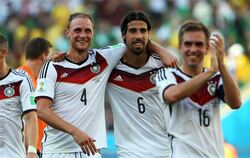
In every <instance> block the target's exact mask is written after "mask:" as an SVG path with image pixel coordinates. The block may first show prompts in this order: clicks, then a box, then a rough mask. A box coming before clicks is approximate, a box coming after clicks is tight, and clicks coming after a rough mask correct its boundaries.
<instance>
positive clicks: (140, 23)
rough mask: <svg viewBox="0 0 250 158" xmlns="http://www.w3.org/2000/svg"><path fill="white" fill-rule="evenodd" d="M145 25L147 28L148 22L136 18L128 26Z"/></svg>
mask: <svg viewBox="0 0 250 158" xmlns="http://www.w3.org/2000/svg"><path fill="white" fill-rule="evenodd" d="M135 27H143V28H147V24H146V23H145V22H144V21H142V20H135V21H131V22H130V23H128V28H135Z"/></svg>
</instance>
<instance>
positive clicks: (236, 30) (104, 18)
mask: <svg viewBox="0 0 250 158" xmlns="http://www.w3.org/2000/svg"><path fill="white" fill-rule="evenodd" d="M133 9H136V10H143V11H144V12H145V13H147V14H148V16H149V17H150V19H151V22H152V24H153V28H152V31H151V37H152V40H154V41H156V42H158V43H160V44H162V45H163V46H165V47H169V48H171V49H172V50H173V51H174V52H176V53H177V51H175V50H176V49H177V31H178V28H179V26H180V24H181V23H182V22H183V21H185V20H187V19H198V20H200V21H201V22H202V23H204V24H205V25H206V26H208V27H209V28H210V30H212V31H215V32H217V31H219V32H221V33H222V34H223V35H224V37H225V41H226V50H228V51H227V55H228V61H227V62H228V66H229V69H230V71H231V72H232V74H234V75H235V77H236V78H237V79H238V80H239V84H240V85H241V86H242V87H243V86H244V85H245V84H247V83H250V18H249V17H250V2H249V1H248V0H219V1H218V0H1V5H0V32H1V33H3V34H4V35H5V36H6V37H7V38H8V40H9V43H10V54H9V59H8V63H9V64H10V65H12V66H13V67H17V66H19V65H20V64H22V63H23V62H24V59H23V49H24V45H25V43H26V42H27V41H28V40H29V39H31V38H33V37H38V36H40V37H45V38H47V39H48V40H49V41H50V42H51V43H52V44H53V49H54V51H66V50H67V49H68V40H67V39H66V37H65V35H64V30H65V26H66V22H67V18H68V16H69V14H71V13H73V12H86V13H89V14H91V15H92V16H93V19H94V22H95V37H94V41H93V42H92V47H93V48H94V47H97V48H99V47H103V46H106V45H111V44H115V43H117V42H122V39H121V34H120V28H119V25H120V20H121V18H122V17H123V15H124V14H125V13H126V12H127V11H129V10H133Z"/></svg>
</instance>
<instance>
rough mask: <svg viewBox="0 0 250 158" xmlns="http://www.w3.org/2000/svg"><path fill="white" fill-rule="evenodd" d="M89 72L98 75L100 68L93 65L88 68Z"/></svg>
mask: <svg viewBox="0 0 250 158" xmlns="http://www.w3.org/2000/svg"><path fill="white" fill-rule="evenodd" d="M90 70H91V72H93V73H95V74H98V73H99V72H100V71H101V68H100V66H99V65H98V64H94V65H93V66H91V67H90Z"/></svg>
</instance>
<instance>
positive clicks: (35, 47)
mask: <svg viewBox="0 0 250 158" xmlns="http://www.w3.org/2000/svg"><path fill="white" fill-rule="evenodd" d="M51 47H52V45H51V43H50V42H49V41H47V40H46V39H44V38H42V37H37V38H33V39H31V40H30V41H29V42H28V43H27V44H26V46H25V51H24V52H25V59H26V62H25V64H23V65H21V66H20V67H19V68H18V71H19V72H22V73H24V74H25V75H28V76H29V77H30V78H31V79H32V83H33V86H34V87H36V85H37V77H38V74H39V70H40V68H41V67H42V65H43V63H44V62H45V61H46V59H47V56H48V54H49V50H50V48H51ZM45 126H46V124H45V123H44V122H43V121H42V120H41V119H38V140H37V149H38V151H39V152H40V151H41V142H42V138H43V130H44V128H45ZM38 154H39V153H38Z"/></svg>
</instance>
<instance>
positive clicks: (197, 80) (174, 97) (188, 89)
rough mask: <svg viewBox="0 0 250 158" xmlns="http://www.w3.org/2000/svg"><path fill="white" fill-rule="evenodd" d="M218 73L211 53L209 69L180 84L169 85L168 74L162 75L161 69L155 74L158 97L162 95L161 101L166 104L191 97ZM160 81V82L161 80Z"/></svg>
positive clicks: (214, 56) (213, 54)
mask: <svg viewBox="0 0 250 158" xmlns="http://www.w3.org/2000/svg"><path fill="white" fill-rule="evenodd" d="M217 71H218V61H217V57H216V53H215V52H214V51H213V52H211V66H210V68H209V69H208V70H207V71H205V72H202V73H200V74H199V75H197V76H194V77H193V78H192V79H190V80H188V81H185V82H182V83H180V84H174V85H173V84H172V85H171V84H170V83H169V78H170V77H169V76H168V74H164V72H165V71H164V70H163V69H161V70H160V71H159V72H158V74H157V78H158V80H157V86H158V87H159V89H160V93H162V94H160V95H163V99H164V100H165V101H166V102H167V103H174V102H176V101H179V100H181V99H183V98H185V97H188V96H191V95H192V94H193V93H195V92H196V91H197V90H198V89H199V88H200V87H201V86H203V85H204V84H205V83H206V82H207V81H208V80H209V78H210V77H212V76H213V75H214V74H215V73H216V72H217ZM161 79H162V80H161Z"/></svg>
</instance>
